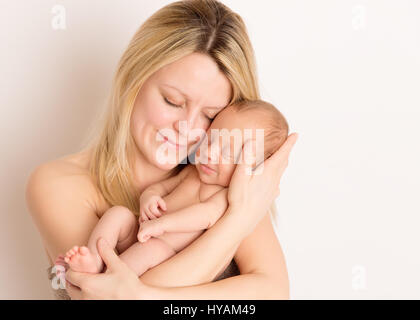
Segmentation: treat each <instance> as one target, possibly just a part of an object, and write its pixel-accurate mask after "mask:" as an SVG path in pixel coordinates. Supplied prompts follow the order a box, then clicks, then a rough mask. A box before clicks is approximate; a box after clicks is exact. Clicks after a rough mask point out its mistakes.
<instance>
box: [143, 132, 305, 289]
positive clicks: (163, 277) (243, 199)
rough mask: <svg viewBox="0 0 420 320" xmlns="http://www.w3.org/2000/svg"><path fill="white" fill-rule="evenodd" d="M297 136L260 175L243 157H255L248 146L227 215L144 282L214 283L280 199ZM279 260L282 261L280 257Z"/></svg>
mask: <svg viewBox="0 0 420 320" xmlns="http://www.w3.org/2000/svg"><path fill="white" fill-rule="evenodd" d="M297 137H298V135H297V134H296V133H293V134H291V135H289V137H288V138H287V140H286V141H285V142H284V144H283V145H282V146H281V147H280V149H279V150H277V151H276V152H275V153H274V154H273V155H272V156H271V157H270V158H269V159H266V160H265V161H264V163H263V165H264V167H263V170H261V171H262V172H261V173H260V174H258V175H249V174H248V172H249V170H250V167H251V166H250V165H247V163H250V162H249V161H246V159H244V158H243V156H250V157H252V156H253V154H252V152H249V151H248V152H246V151H245V150H253V149H252V148H251V146H252V143H251V141H249V142H247V143H245V145H244V147H243V151H242V154H241V159H242V163H240V164H238V165H237V167H236V169H235V172H234V174H233V176H232V180H231V183H230V185H229V194H228V198H229V199H228V200H229V208H228V210H227V212H226V213H225V214H224V215H223V216H222V217H221V218H220V219H219V220H218V221H217V222H216V223H215V224H214V225H213V227H211V228H210V229H209V230H207V231H206V232H204V233H203V234H202V235H201V236H200V237H199V238H198V239H196V240H195V241H194V242H193V243H192V244H190V245H189V246H188V247H186V248H185V249H183V250H182V251H181V252H179V253H178V254H176V255H175V256H173V257H171V258H170V259H168V260H166V261H164V262H163V263H161V264H159V265H157V266H155V267H154V268H152V269H149V270H148V271H146V272H145V273H144V274H143V275H142V276H141V277H140V279H141V280H142V281H143V282H144V283H146V284H148V285H151V286H158V287H179V286H193V285H197V284H202V283H206V282H211V281H212V280H213V279H214V278H215V277H216V276H217V274H218V273H219V271H220V270H221V269H222V268H223V266H226V264H227V263H228V262H229V261H230V260H231V259H232V257H233V254H234V252H235V250H236V248H237V247H238V246H239V244H240V243H241V241H242V240H243V239H244V238H245V237H246V236H247V235H249V234H250V233H251V232H253V230H254V228H255V226H256V225H257V223H258V222H259V221H260V220H261V219H262V217H263V216H264V215H265V214H266V213H267V212H268V210H269V207H270V205H271V203H272V202H273V201H274V199H275V198H276V196H278V194H279V190H278V186H279V184H280V178H281V176H282V174H283V172H284V171H285V169H286V167H287V165H288V158H289V154H290V151H291V150H292V148H293V146H294V144H295V143H296V140H297ZM247 148H249V149H247ZM244 151H245V152H244ZM229 213H233V214H229ZM266 231H267V230H266ZM209 248H212V249H209ZM215 248H217V249H215ZM203 252H205V253H206V254H203ZM277 258H278V259H279V260H281V259H282V257H281V256H280V255H278V257H277ZM197 261H200V265H199V267H196V268H193V269H191V266H197V263H196V262H197ZM237 263H238V262H237ZM284 272H286V271H285V270H284Z"/></svg>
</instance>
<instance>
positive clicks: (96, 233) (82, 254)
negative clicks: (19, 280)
mask: <svg viewBox="0 0 420 320" xmlns="http://www.w3.org/2000/svg"><path fill="white" fill-rule="evenodd" d="M213 129H219V132H220V131H223V130H224V132H226V129H227V130H228V132H230V133H232V132H233V131H232V130H233V129H235V130H236V132H238V129H239V132H240V134H241V136H242V137H243V132H244V129H250V130H251V131H252V137H254V138H255V132H256V129H264V134H263V141H264V149H263V153H262V157H261V158H263V159H260V160H265V159H266V158H268V157H269V156H270V155H271V154H272V153H273V152H275V151H276V150H277V149H278V148H279V147H280V146H281V145H282V144H283V142H284V141H285V140H286V138H287V136H288V131H289V127H288V124H287V121H286V120H285V118H284V117H283V115H282V114H281V113H280V112H279V111H278V110H277V109H276V108H275V107H274V106H273V105H271V104H269V103H267V102H264V101H261V100H256V101H244V102H241V103H238V104H234V105H231V106H228V107H226V108H225V109H224V110H222V111H221V112H220V113H219V114H218V115H217V117H216V118H215V119H214V121H213V122H212V124H211V126H210V130H209V132H210V133H212V132H215V130H213ZM222 129H223V130H222ZM216 132H218V131H216ZM209 135H210V134H208V136H207V138H208V139H206V140H207V146H208V148H203V147H204V146H205V145H204V146H201V145H200V147H199V148H198V149H197V151H196V153H195V164H188V165H187V166H186V167H185V168H183V169H182V171H181V172H180V173H179V174H177V175H176V176H173V177H171V178H169V179H167V180H164V181H162V182H159V183H156V184H154V185H151V186H149V187H148V188H147V189H146V190H144V192H143V193H142V194H141V196H140V215H139V222H137V218H136V216H135V215H134V214H133V213H132V212H131V211H130V210H128V209H127V208H125V207H123V206H114V207H112V208H110V209H108V210H107V211H106V212H105V213H104V215H103V216H102V217H101V219H100V220H99V222H98V224H97V225H96V227H95V229H94V230H93V232H92V234H91V236H90V238H89V242H88V245H87V247H77V246H75V247H73V248H72V249H71V250H69V251H68V252H67V253H66V255H65V256H64V261H65V262H66V263H68V265H69V267H70V268H71V269H72V270H75V271H79V272H89V273H99V272H102V270H103V267H104V265H103V261H102V259H101V257H100V255H99V254H98V251H97V248H96V242H97V240H98V239H99V238H100V237H103V238H104V239H106V240H107V241H108V243H109V244H110V245H111V246H113V247H114V248H116V250H117V252H119V253H121V254H120V258H121V259H122V260H123V261H124V262H125V263H126V264H127V265H128V266H129V267H130V268H131V269H132V270H133V271H134V272H135V273H136V274H137V275H139V276H140V275H141V274H143V273H144V272H146V271H147V270H148V269H149V268H152V267H154V266H156V265H158V264H160V263H162V262H163V261H165V260H166V259H168V258H170V257H171V256H173V255H175V254H176V253H178V252H179V251H181V250H182V249H184V248H185V247H186V246H188V245H189V244H190V243H191V242H193V241H194V240H195V239H196V238H197V237H199V236H200V235H201V234H202V233H203V232H204V231H205V230H206V229H208V228H210V227H211V226H213V225H214V224H215V223H216V221H217V220H218V219H219V218H220V217H221V216H222V215H223V214H224V212H225V211H226V209H227V207H228V200H227V191H228V186H229V183H230V180H231V177H232V175H233V172H234V170H235V166H236V163H237V162H238V156H239V155H240V152H241V149H242V142H241V143H240V144H239V146H238V145H235V141H236V139H231V136H229V138H228V139H220V136H219V135H214V134H211V137H212V138H211V139H210V137H209ZM216 139H218V140H216ZM206 140H204V143H206ZM233 140H235V141H233ZM241 141H243V140H241ZM216 142H219V143H216ZM257 143H258V140H257ZM236 144H238V143H236ZM215 145H217V147H215ZM205 149H208V152H205V151H203V150H205ZM242 161H243V160H242ZM254 164H255V162H254ZM136 236H137V239H138V241H136ZM62 259H63V257H61V260H62ZM59 260H60V259H59ZM56 264H57V262H56ZM58 264H60V263H58Z"/></svg>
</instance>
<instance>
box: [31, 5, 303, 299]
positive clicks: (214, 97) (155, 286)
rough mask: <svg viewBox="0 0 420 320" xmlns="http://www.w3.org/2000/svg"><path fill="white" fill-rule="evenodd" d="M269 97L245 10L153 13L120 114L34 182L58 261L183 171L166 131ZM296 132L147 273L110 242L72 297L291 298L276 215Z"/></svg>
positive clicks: (121, 93)
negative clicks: (111, 214) (163, 150)
mask: <svg viewBox="0 0 420 320" xmlns="http://www.w3.org/2000/svg"><path fill="white" fill-rule="evenodd" d="M258 98H259V92H258V85H257V79H256V70H255V58H254V54H253V50H252V46H251V44H250V41H249V37H248V35H247V31H246V27H245V25H244V23H243V20H242V19H241V17H240V16H239V15H237V14H236V13H234V12H232V11H231V10H230V9H229V8H227V7H226V6H224V5H223V4H221V3H219V2H218V1H215V0H205V1H204V0H192V1H179V2H175V3H172V4H169V5H167V6H165V7H163V8H162V9H160V10H158V11H157V12H156V13H155V14H153V15H152V16H151V17H150V18H149V19H148V20H147V21H146V22H145V23H144V24H143V25H142V26H141V27H140V29H139V30H138V31H137V32H136V34H135V35H134V37H133V39H132V40H131V42H130V44H129V46H128V48H127V49H126V51H125V52H124V54H123V56H122V58H121V60H120V62H119V65H118V67H117V71H116V74H115V77H114V82H113V87H112V92H111V96H110V99H109V109H108V111H107V114H106V116H105V118H104V122H103V123H102V124H101V126H99V127H98V128H99V129H98V134H97V135H96V136H95V139H93V140H92V141H91V143H90V144H89V145H88V146H87V147H86V148H85V149H84V150H83V151H81V152H79V153H77V154H74V155H69V156H66V157H63V158H60V159H57V160H53V161H50V162H48V163H45V164H42V165H40V166H39V167H38V168H36V169H35V170H34V172H33V173H32V174H31V176H30V178H29V180H28V183H27V188H26V197H27V203H28V208H29V210H30V212H31V214H32V216H33V218H34V221H35V223H36V225H37V227H38V228H39V230H40V233H41V236H42V239H43V241H44V244H45V247H46V251H47V254H48V257H49V259H50V262H51V264H52V262H53V261H55V259H56V258H57V257H58V255H59V254H61V253H64V252H66V251H67V250H68V249H69V248H71V247H72V246H73V245H75V244H86V243H87V241H88V238H89V235H90V233H91V231H92V229H93V228H94V226H95V224H96V223H97V222H98V220H99V218H100V217H101V215H102V214H103V213H104V212H105V211H106V210H107V209H108V208H110V207H111V206H115V205H122V206H125V207H127V208H129V209H130V210H131V211H132V212H133V213H137V214H138V212H139V201H138V199H139V196H140V194H141V192H142V191H143V190H144V189H145V188H146V187H147V186H149V185H150V184H153V183H155V182H157V181H160V180H163V179H166V178H168V177H169V176H171V175H173V174H175V173H177V172H178V171H179V170H180V169H182V164H178V165H177V164H171V163H166V164H161V163H160V162H158V161H156V157H155V155H156V152H157V149H158V148H159V146H160V145H161V144H162V141H157V140H156V133H157V132H158V131H159V130H161V129H173V130H175V132H176V133H177V135H178V137H177V141H179V140H180V139H181V138H185V137H189V134H188V133H189V132H190V131H191V130H194V129H202V130H207V128H208V127H209V126H210V123H211V121H212V119H213V118H214V117H215V116H216V114H217V113H218V112H220V111H221V110H222V109H223V108H224V107H226V106H228V105H230V104H233V103H236V102H238V101H240V100H244V99H258ZM181 122H183V123H186V124H187V126H181V125H180V123H181ZM296 139H297V135H296V134H292V135H290V136H289V138H288V140H287V141H286V143H285V144H284V145H283V146H282V148H281V149H280V150H279V151H277V152H276V153H275V154H274V155H273V156H272V157H271V158H270V159H268V160H266V162H265V163H264V170H263V174H261V175H256V176H248V175H246V173H245V169H246V168H245V167H246V165H245V164H243V165H238V166H237V169H236V170H235V173H234V176H233V178H232V182H231V185H230V186H229V197H228V199H229V208H228V210H227V211H226V213H225V214H224V216H223V217H222V218H220V219H219V220H218V222H217V223H216V224H215V225H214V226H213V227H211V228H210V229H209V230H207V231H206V232H205V233H204V234H203V235H202V236H200V237H199V238H198V239H197V240H195V241H194V242H193V243H192V244H191V245H189V246H188V247H187V248H185V249H184V250H182V251H181V252H179V253H178V254H176V255H175V256H173V257H172V258H170V259H168V260H166V261H165V262H163V263H161V264H160V265H158V266H156V267H154V268H152V269H150V270H148V271H147V272H145V273H144V274H143V275H142V276H140V278H137V277H136V276H135V275H134V273H133V272H132V271H131V270H130V269H128V267H127V266H126V265H125V264H124V263H123V262H122V261H121V260H119V258H118V257H117V255H116V254H115V253H114V252H113V250H112V249H110V247H109V246H108V245H107V243H105V242H104V241H99V242H98V250H99V252H100V254H101V255H102V257H103V259H104V261H105V263H106V265H107V272H106V273H103V274H98V275H91V274H82V273H76V272H71V271H68V272H67V273H66V279H67V280H68V281H69V282H70V283H71V284H68V286H67V288H66V289H67V292H68V294H69V296H70V297H71V298H72V299H92V298H94V299H100V298H103V299H114V298H115V299H117V298H118V299H119V298H123V299H135V298H138V299H166V298H169V299H190V298H193V299H222V298H226V299H242V298H243V299H281V298H288V296H289V288H288V276H287V270H286V264H285V261H284V257H283V253H282V250H281V247H280V245H279V243H278V240H277V237H276V236H275V233H274V230H273V226H272V224H271V220H270V215H269V214H268V213H269V209H270V204H272V203H273V201H274V199H275V197H276V196H277V195H278V185H279V182H280V177H281V175H282V173H283V172H284V170H285V168H286V166H287V159H288V156H289V153H290V150H291V148H292V146H293V144H294V143H295V141H296ZM175 143H176V141H175ZM196 143H197V141H195V140H192V139H191V140H188V143H187V147H186V148H185V151H184V152H183V151H182V150H181V149H179V148H178V149H177V158H178V159H182V158H183V157H185V156H187V155H188V154H189V153H191V152H192V151H193V148H194V146H196ZM178 162H179V161H178ZM272 211H273V210H272ZM273 213H274V212H273ZM262 248H264V249H263V250H261V249H262ZM123 249H124V248H119V250H123ZM233 258H234V261H233V260H232V259H233ZM198 262H200V263H198ZM234 262H236V265H237V267H238V269H239V273H238V272H236V273H234V274H233V275H234V276H233V277H227V276H228V275H232V273H230V274H229V272H225V273H224V274H223V273H222V272H223V271H224V270H225V269H226V267H227V266H229V268H228V269H226V270H227V271H229V270H235V267H236V265H235V263H234ZM229 263H231V264H230V265H229ZM215 279H222V280H220V281H215V282H212V281H214V280H215Z"/></svg>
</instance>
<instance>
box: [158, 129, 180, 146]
mask: <svg viewBox="0 0 420 320" xmlns="http://www.w3.org/2000/svg"><path fill="white" fill-rule="evenodd" d="M159 134H160V135H161V136H162V137H163V139H164V140H165V142H168V144H169V145H171V146H173V147H175V148H177V149H179V148H184V147H186V145H184V144H179V143H175V142H173V141H171V140H169V138H168V137H166V136H164V135H163V134H161V133H160V132H159Z"/></svg>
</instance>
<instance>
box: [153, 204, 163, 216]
mask: <svg viewBox="0 0 420 320" xmlns="http://www.w3.org/2000/svg"><path fill="white" fill-rule="evenodd" d="M150 211H151V212H152V214H153V215H154V217H155V218H159V217H160V216H161V215H162V214H161V213H160V212H159V209H158V205H157V204H154V205H152V206H151V208H150Z"/></svg>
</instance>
